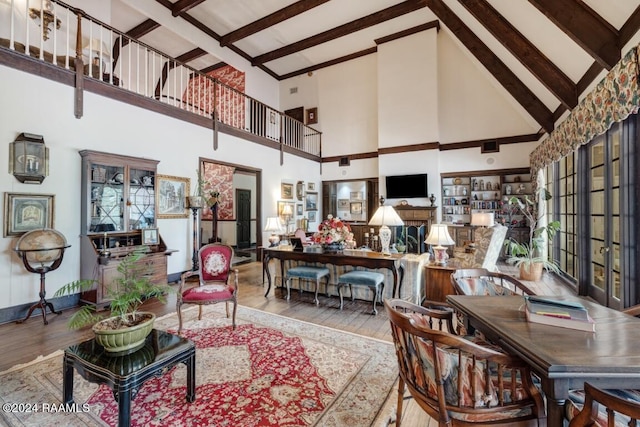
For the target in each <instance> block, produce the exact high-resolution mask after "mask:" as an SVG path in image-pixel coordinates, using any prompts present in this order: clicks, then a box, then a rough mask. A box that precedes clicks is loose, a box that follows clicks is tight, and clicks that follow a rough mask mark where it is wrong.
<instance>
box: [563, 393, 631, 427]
mask: <svg viewBox="0 0 640 427" xmlns="http://www.w3.org/2000/svg"><path fill="white" fill-rule="evenodd" d="M638 394H639V393H638V391H637V390H602V389H599V388H597V387H594V386H592V385H591V384H589V383H585V384H584V406H583V407H582V410H581V411H580V412H579V413H578V414H577V415H576V416H575V417H573V418H572V419H571V422H570V423H569V427H587V426H600V425H609V426H613V425H616V426H618V425H624V426H632V425H640V423H639V422H638V421H639V420H640V401H639V400H638V399H639V398H640V396H639V395H638Z"/></svg>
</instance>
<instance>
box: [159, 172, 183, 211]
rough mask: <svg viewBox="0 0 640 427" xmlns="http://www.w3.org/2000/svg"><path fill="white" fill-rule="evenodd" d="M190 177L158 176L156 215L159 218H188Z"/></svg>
mask: <svg viewBox="0 0 640 427" xmlns="http://www.w3.org/2000/svg"><path fill="white" fill-rule="evenodd" d="M189 186H190V180H189V178H182V177H179V176H170V175H157V176H156V215H157V217H158V218H160V219H162V218H188V217H189V211H188V210H187V197H189V192H190V190H189Z"/></svg>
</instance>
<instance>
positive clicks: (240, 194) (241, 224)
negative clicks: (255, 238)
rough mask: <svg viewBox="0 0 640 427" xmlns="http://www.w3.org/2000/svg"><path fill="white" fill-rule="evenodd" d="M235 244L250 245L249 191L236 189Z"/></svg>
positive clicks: (242, 247) (246, 246) (245, 246)
mask: <svg viewBox="0 0 640 427" xmlns="http://www.w3.org/2000/svg"><path fill="white" fill-rule="evenodd" d="M236 201H237V208H236V209H237V210H236V246H237V247H238V249H244V248H248V247H249V246H251V191H249V190H240V189H236Z"/></svg>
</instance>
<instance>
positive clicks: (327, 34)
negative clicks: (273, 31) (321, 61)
mask: <svg viewBox="0 0 640 427" xmlns="http://www.w3.org/2000/svg"><path fill="white" fill-rule="evenodd" d="M426 5H427V4H426V0H407V1H404V2H402V3H399V4H397V5H395V6H391V7H388V8H386V9H383V10H380V11H378V12H375V13H372V14H370V15H367V16H365V17H363V18H360V19H356V20H355V21H351V22H348V23H346V24H343V25H340V26H338V27H335V28H332V29H330V30H327V31H324V32H322V33H320V34H316V35H315V36H311V37H307V38H306V39H304V40H300V41H298V42H296V43H292V44H290V45H287V46H283V47H281V48H279V49H276V50H273V51H271V52H267V53H265V54H262V55H258V56H256V57H255V58H253V60H252V61H251V63H252V65H261V64H264V63H266V62H269V61H273V60H275V59H278V58H282V57H284V56H288V55H291V54H294V53H296V52H300V51H301V50H305V49H309V48H310V47H313V46H317V45H319V44H322V43H326V42H329V41H332V40H335V39H337V38H340V37H343V36H346V35H349V34H351V33H355V32H356V31H360V30H363V29H365V28H368V27H371V26H373V25H377V24H380V23H381V22H385V21H388V20H391V19H394V18H397V17H399V16H402V15H405V14H407V13H410V12H413V11H416V10H418V9H422V8H423V7H425V6H426Z"/></svg>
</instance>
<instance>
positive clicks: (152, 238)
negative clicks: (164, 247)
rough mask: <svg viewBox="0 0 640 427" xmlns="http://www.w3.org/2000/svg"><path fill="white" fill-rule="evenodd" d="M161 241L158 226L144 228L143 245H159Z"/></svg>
mask: <svg viewBox="0 0 640 427" xmlns="http://www.w3.org/2000/svg"><path fill="white" fill-rule="evenodd" d="M158 243H160V239H159V238H158V229H157V228H143V229H142V244H143V245H150V246H151V245H157V244H158Z"/></svg>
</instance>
